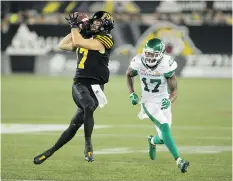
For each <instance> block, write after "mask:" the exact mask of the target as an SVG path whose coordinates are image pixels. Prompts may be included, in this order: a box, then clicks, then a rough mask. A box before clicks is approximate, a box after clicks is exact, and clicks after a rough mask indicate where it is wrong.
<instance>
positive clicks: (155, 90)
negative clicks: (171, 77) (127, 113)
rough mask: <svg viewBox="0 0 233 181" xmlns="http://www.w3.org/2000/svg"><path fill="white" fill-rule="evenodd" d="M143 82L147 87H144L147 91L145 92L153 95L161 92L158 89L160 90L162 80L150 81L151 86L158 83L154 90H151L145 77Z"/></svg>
mask: <svg viewBox="0 0 233 181" xmlns="http://www.w3.org/2000/svg"><path fill="white" fill-rule="evenodd" d="M142 82H143V84H144V85H145V87H144V90H145V91H147V92H152V93H154V92H159V89H158V88H159V86H160V84H161V79H150V83H151V84H153V83H157V84H156V85H155V88H154V89H153V90H149V88H148V85H147V82H146V78H145V77H144V78H142Z"/></svg>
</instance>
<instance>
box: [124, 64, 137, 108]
mask: <svg viewBox="0 0 233 181" xmlns="http://www.w3.org/2000/svg"><path fill="white" fill-rule="evenodd" d="M136 75H137V73H136V72H135V71H134V70H133V69H131V68H130V67H129V68H128V70H127V71H126V78H127V86H128V89H129V93H130V96H129V97H130V100H131V103H132V104H133V105H136V104H138V102H139V98H138V96H137V94H136V93H135V92H134V87H133V77H135V76H136Z"/></svg>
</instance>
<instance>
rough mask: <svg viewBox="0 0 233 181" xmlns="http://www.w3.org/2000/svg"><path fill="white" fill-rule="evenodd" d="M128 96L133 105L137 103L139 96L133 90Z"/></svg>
mask: <svg viewBox="0 0 233 181" xmlns="http://www.w3.org/2000/svg"><path fill="white" fill-rule="evenodd" d="M129 98H130V100H131V103H132V104H133V105H136V104H138V102H139V98H138V95H137V94H136V93H135V92H133V93H132V94H130V96H129Z"/></svg>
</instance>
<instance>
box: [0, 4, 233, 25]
mask: <svg viewBox="0 0 233 181" xmlns="http://www.w3.org/2000/svg"><path fill="white" fill-rule="evenodd" d="M231 3H232V2H231V1H206V2H205V1H199V2H198V1H135V2H134V1H111V0H107V1H103V2H101V1H98V2H94V1H58V2H56V1H23V2H20V3H18V1H10V2H9V1H4V2H2V7H1V19H2V22H3V23H2V26H7V25H8V24H17V23H21V22H25V23H27V24H63V23H66V21H65V19H64V16H65V15H66V14H67V13H69V12H71V11H79V12H80V11H81V12H86V13H88V14H89V15H90V16H91V15H92V13H94V12H95V11H98V10H99V9H104V10H106V11H108V12H110V13H112V14H113V16H114V18H115V20H116V21H126V22H128V21H132V20H134V21H135V22H136V21H138V22H142V23H145V24H152V23H155V21H156V20H166V21H171V22H173V23H175V24H186V25H203V24H207V25H226V26H229V25H230V26H231V25H232V7H231Z"/></svg>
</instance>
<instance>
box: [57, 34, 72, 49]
mask: <svg viewBox="0 0 233 181" xmlns="http://www.w3.org/2000/svg"><path fill="white" fill-rule="evenodd" d="M58 48H60V49H61V50H66V51H72V50H73V48H74V47H73V43H72V37H71V33H69V34H68V35H66V36H65V37H64V38H63V39H62V40H61V42H60V43H59V44H58Z"/></svg>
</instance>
